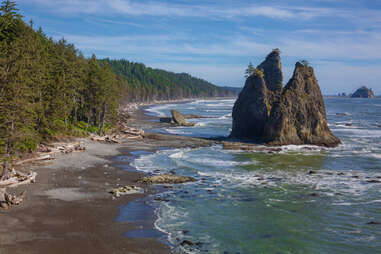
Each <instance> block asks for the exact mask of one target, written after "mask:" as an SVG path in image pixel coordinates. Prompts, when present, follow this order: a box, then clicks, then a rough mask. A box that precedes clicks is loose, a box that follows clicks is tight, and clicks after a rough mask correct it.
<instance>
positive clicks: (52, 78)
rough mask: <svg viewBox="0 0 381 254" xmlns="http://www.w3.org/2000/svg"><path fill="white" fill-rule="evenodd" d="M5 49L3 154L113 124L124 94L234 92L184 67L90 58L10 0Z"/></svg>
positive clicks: (1, 47) (0, 65)
mask: <svg viewBox="0 0 381 254" xmlns="http://www.w3.org/2000/svg"><path fill="white" fill-rule="evenodd" d="M0 52H1V54H0V157H1V156H2V155H4V154H5V155H6V156H7V157H12V156H13V155H15V154H17V153H18V152H25V151H31V150H33V149H34V148H35V147H36V144H37V143H38V142H39V141H41V140H42V139H47V138H49V137H51V136H60V135H75V136H85V135H87V134H88V133H99V134H101V133H105V132H108V131H110V130H111V129H112V127H113V126H114V125H115V124H116V122H117V111H118V107H119V105H120V104H123V103H125V102H131V101H152V100H171V99H179V98H194V97H211V96H226V95H234V93H233V92H232V91H229V90H227V89H224V88H220V87H217V86H215V85H213V84H211V83H209V82H207V81H205V80H202V79H198V78H194V77H192V76H190V75H188V74H185V73H180V74H176V73H172V72H167V71H163V70H157V69H152V68H148V67H146V66H145V65H143V64H139V63H132V62H128V61H126V60H119V61H117V60H109V59H104V60H97V59H96V56H95V55H93V56H92V57H91V58H90V59H86V58H85V57H83V55H82V54H81V53H80V52H78V50H77V49H76V48H75V47H74V45H72V44H70V43H68V42H67V41H66V40H65V39H61V40H59V41H54V40H53V39H51V38H47V36H46V35H45V34H44V33H43V31H42V29H41V28H39V29H38V30H36V31H35V30H34V29H33V22H30V25H27V24H25V23H24V21H23V20H22V16H21V15H20V14H19V13H18V9H17V7H16V4H15V3H14V2H13V1H8V0H6V1H3V2H2V3H1V5H0Z"/></svg>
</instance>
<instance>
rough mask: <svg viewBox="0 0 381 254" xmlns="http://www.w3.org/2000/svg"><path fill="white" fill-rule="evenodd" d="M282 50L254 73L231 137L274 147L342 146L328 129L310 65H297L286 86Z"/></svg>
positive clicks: (242, 95)
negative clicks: (303, 145)
mask: <svg viewBox="0 0 381 254" xmlns="http://www.w3.org/2000/svg"><path fill="white" fill-rule="evenodd" d="M282 83H283V74H282V65H281V61H280V52H279V50H273V51H272V52H271V53H270V54H269V55H268V56H267V57H266V60H265V61H264V62H262V63H261V64H260V65H258V67H257V68H256V69H255V70H254V72H253V74H252V75H250V76H249V77H248V78H247V80H246V83H245V86H244V88H243V90H242V91H241V93H240V94H239V97H238V99H237V101H236V102H235V104H234V107H233V114H232V116H233V127H232V132H231V134H230V137H231V138H236V139H244V140H251V141H259V142H265V143H268V144H270V145H290V144H294V145H302V144H311V145H319V146H326V147H335V146H337V145H339V144H340V143H341V141H340V139H338V138H337V137H336V136H334V135H333V134H332V132H331V131H330V130H329V128H328V124H327V118H326V111H325V105H324V100H323V96H322V94H321V91H320V87H319V84H318V82H317V80H316V78H315V74H314V70H313V68H312V67H310V66H308V63H306V62H304V63H300V62H298V63H296V65H295V70H294V74H293V76H292V78H291V79H290V81H289V82H288V83H287V85H286V86H285V87H283V85H282Z"/></svg>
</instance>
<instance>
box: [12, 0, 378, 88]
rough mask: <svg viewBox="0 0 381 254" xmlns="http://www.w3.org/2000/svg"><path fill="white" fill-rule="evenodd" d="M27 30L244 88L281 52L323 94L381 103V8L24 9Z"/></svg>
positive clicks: (239, 1) (97, 1)
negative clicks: (303, 68)
mask: <svg viewBox="0 0 381 254" xmlns="http://www.w3.org/2000/svg"><path fill="white" fill-rule="evenodd" d="M15 2H16V3H17V4H18V7H19V9H20V11H21V13H22V14H23V15H24V20H25V21H26V22H29V20H33V22H34V27H35V28H38V27H42V29H43V31H44V32H45V34H46V35H47V36H49V37H53V38H54V39H56V40H59V39H61V38H65V39H66V40H67V41H68V42H70V43H73V44H74V45H75V46H76V47H77V48H78V49H79V50H80V51H81V52H82V53H83V54H84V55H85V56H91V55H92V54H93V53H94V54H96V56H97V57H98V58H106V57H108V58H112V59H121V58H124V59H127V60H129V61H134V62H140V63H144V64H145V65H147V66H150V67H154V68H160V69H165V70H169V71H174V72H187V73H190V74H191V75H193V76H196V77H200V78H203V79H206V80H208V81H210V82H212V83H214V84H216V85H220V86H235V87H242V86H243V85H244V81H245V79H244V71H245V68H246V67H247V65H248V63H249V62H252V63H253V65H258V64H260V62H261V61H263V60H264V58H265V57H266V55H267V54H268V53H269V52H270V51H271V50H272V49H274V48H279V49H280V50H281V57H282V65H283V70H284V79H285V80H284V83H287V81H288V79H289V78H290V77H291V75H292V72H293V69H294V66H295V62H296V61H298V60H302V59H305V60H307V61H308V62H309V63H310V65H311V66H313V67H314V68H315V74H316V76H317V79H318V81H319V84H320V86H321V89H322V92H323V94H326V95H328V94H337V93H339V92H340V93H341V92H345V93H351V92H354V90H356V89H357V88H359V87H360V86H363V85H364V86H367V87H369V88H372V89H373V90H374V91H375V92H376V94H381V0H309V1H306V0H303V1H302V0H288V1H285V0H258V1H255V0H252V1H248V0H214V1H211V0H177V1H175V0H160V1H158V0H148V1H145V0H16V1H15Z"/></svg>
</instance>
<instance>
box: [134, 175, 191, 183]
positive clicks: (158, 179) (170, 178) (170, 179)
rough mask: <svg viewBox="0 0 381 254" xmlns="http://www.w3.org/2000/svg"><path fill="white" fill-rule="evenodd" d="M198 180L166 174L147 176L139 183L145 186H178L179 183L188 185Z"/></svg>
mask: <svg viewBox="0 0 381 254" xmlns="http://www.w3.org/2000/svg"><path fill="white" fill-rule="evenodd" d="M195 181H196V179H195V178H193V177H188V176H176V175H172V174H164V175H157V176H147V177H143V178H142V179H139V180H138V182H139V183H145V184H165V183H166V184H178V183H187V182H195Z"/></svg>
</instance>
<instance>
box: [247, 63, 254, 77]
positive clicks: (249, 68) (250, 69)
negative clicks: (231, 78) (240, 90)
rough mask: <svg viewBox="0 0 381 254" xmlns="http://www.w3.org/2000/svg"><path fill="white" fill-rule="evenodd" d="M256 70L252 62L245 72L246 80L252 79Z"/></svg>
mask: <svg viewBox="0 0 381 254" xmlns="http://www.w3.org/2000/svg"><path fill="white" fill-rule="evenodd" d="M254 70H255V68H254V66H253V64H252V63H251V62H250V63H249V65H248V66H247V69H246V70H245V78H248V77H250V76H251V75H252V74H253V73H254Z"/></svg>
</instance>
